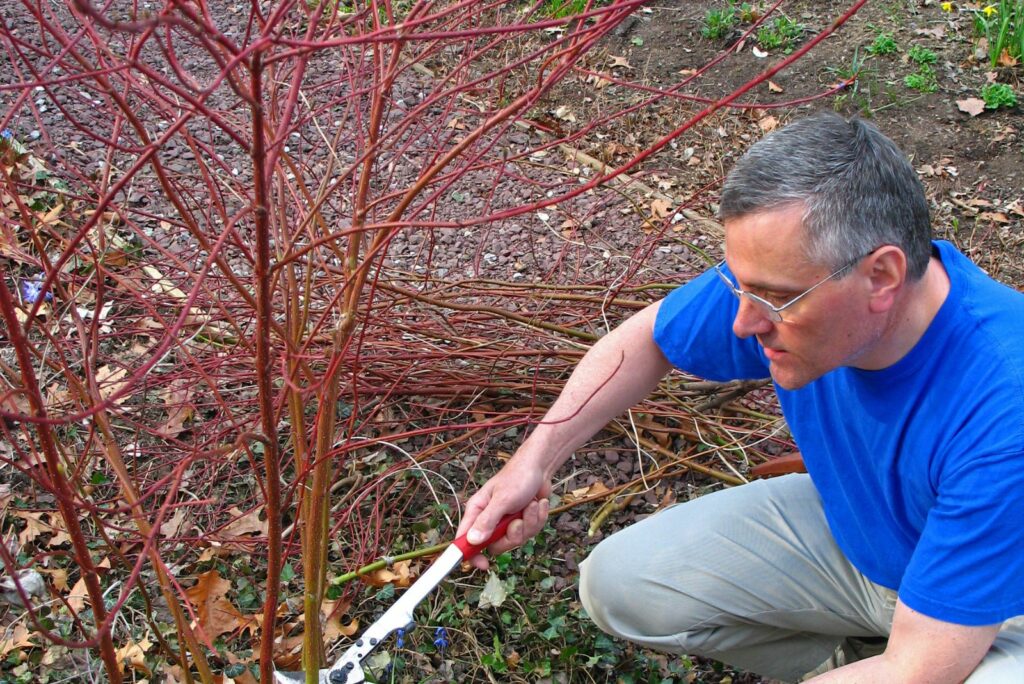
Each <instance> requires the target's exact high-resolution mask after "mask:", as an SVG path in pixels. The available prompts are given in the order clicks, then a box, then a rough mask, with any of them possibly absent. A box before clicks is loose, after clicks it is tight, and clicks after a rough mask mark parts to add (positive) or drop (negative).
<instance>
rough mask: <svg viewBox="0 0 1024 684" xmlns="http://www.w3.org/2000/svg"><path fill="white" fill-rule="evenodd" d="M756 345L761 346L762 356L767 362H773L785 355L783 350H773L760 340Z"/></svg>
mask: <svg viewBox="0 0 1024 684" xmlns="http://www.w3.org/2000/svg"><path fill="white" fill-rule="evenodd" d="M758 343H759V344H760V345H761V348H762V349H764V355H765V356H767V357H768V360H769V361H775V360H777V359H779V358H781V357H782V356H783V355H785V354H786V352H785V351H784V350H782V349H775V348H774V347H769V346H768V345H767V344H765V343H764V342H762V341H761V340H758Z"/></svg>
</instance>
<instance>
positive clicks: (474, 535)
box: [466, 527, 487, 546]
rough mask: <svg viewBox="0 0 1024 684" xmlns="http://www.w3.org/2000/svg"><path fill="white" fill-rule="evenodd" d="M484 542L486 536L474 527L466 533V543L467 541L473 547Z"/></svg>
mask: <svg viewBox="0 0 1024 684" xmlns="http://www.w3.org/2000/svg"><path fill="white" fill-rule="evenodd" d="M486 540H487V535H486V534H484V531H483V530H481V529H479V528H476V527H474V528H472V529H470V531H469V532H467V533H466V541H468V542H469V543H470V544H472V545H473V546H480V545H481V544H483V543H484V541H486Z"/></svg>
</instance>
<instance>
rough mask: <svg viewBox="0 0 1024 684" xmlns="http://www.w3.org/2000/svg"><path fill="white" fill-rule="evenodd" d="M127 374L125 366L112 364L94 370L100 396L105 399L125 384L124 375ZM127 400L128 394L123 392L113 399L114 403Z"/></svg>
mask: <svg viewBox="0 0 1024 684" xmlns="http://www.w3.org/2000/svg"><path fill="white" fill-rule="evenodd" d="M126 375H128V369H127V368H114V367H113V366H102V367H101V368H100V369H99V370H97V371H96V386H97V387H98V388H99V390H100V398H102V399H106V398H108V397H110V396H111V395H113V394H114V393H115V392H119V391H120V390H121V388H122V387H124V384H125V380H124V378H125V376H126ZM126 401H128V395H127V394H124V395H122V396H121V397H119V398H118V399H116V400H115V401H114V403H115V404H118V405H120V404H123V403H124V402H126Z"/></svg>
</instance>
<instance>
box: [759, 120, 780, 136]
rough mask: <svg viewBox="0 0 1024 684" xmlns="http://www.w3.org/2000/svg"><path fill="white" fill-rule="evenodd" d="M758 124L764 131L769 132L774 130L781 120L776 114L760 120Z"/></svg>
mask: <svg viewBox="0 0 1024 684" xmlns="http://www.w3.org/2000/svg"><path fill="white" fill-rule="evenodd" d="M757 125H758V127H759V128H760V129H761V130H762V131H764V132H765V133H768V132H769V131H774V130H775V129H776V128H777V127H778V125H779V120H778V119H776V118H775V117H774V116H766V117H764V118H763V119H761V120H760V121H758V122H757Z"/></svg>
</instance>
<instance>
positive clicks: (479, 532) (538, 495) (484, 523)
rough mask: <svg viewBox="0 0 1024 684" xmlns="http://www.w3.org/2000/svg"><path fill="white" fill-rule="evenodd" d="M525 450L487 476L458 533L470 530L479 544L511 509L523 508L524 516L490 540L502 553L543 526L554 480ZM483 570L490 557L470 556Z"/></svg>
mask: <svg viewBox="0 0 1024 684" xmlns="http://www.w3.org/2000/svg"><path fill="white" fill-rule="evenodd" d="M530 461H531V459H529V457H528V456H527V455H526V454H523V453H519V454H516V456H515V457H513V458H512V459H511V460H510V461H509V462H508V463H507V464H506V465H505V467H504V468H502V469H501V470H500V471H499V472H498V474H497V475H495V476H494V477H492V478H491V479H490V480H488V481H487V482H486V483H485V484H484V486H483V487H481V488H480V490H479V491H477V493H476V494H474V495H473V496H472V497H470V499H469V501H468V502H466V513H465V515H464V516H463V518H462V522H461V523H460V524H459V530H458V532H457V533H456V536H461V535H462V534H463V533H467V535H468V536H467V539H468V541H469V543H470V544H479V543H480V542H482V541H483V540H485V539H487V537H489V536H490V535H491V533H492V532H493V531H494V528H495V527H496V526H497V524H498V521H499V520H501V518H502V517H503V516H504V515H506V514H508V513H515V512H516V511H519V510H522V511H523V518H522V520H513V521H512V523H511V524H510V525H509V526H508V530H507V531H506V532H505V536H504V537H502V538H501V539H499V540H498V541H496V542H495V543H493V544H491V546H490V547H489V550H490V551H491V553H502V552H503V551H507V550H509V549H511V548H515V547H516V546H520V545H522V544H523V543H525V542H526V540H527V539H529V538H530V537H533V536H534V535H536V534H537V533H538V532H540V531H541V529H543V527H544V523H545V521H546V520H547V518H548V495H549V494H550V493H551V481H550V479H549V478H548V477H547V475H546V474H545V473H544V472H543V471H542V470H541V468H540V467H538V466H536V465H533V464H532V463H531V462H530ZM468 560H469V562H470V564H472V565H473V566H474V567H476V568H479V569H481V570H486V569H487V568H488V566H489V563H488V562H487V558H485V557H484V556H483V555H482V554H477V555H476V556H474V557H473V558H471V559H468Z"/></svg>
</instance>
